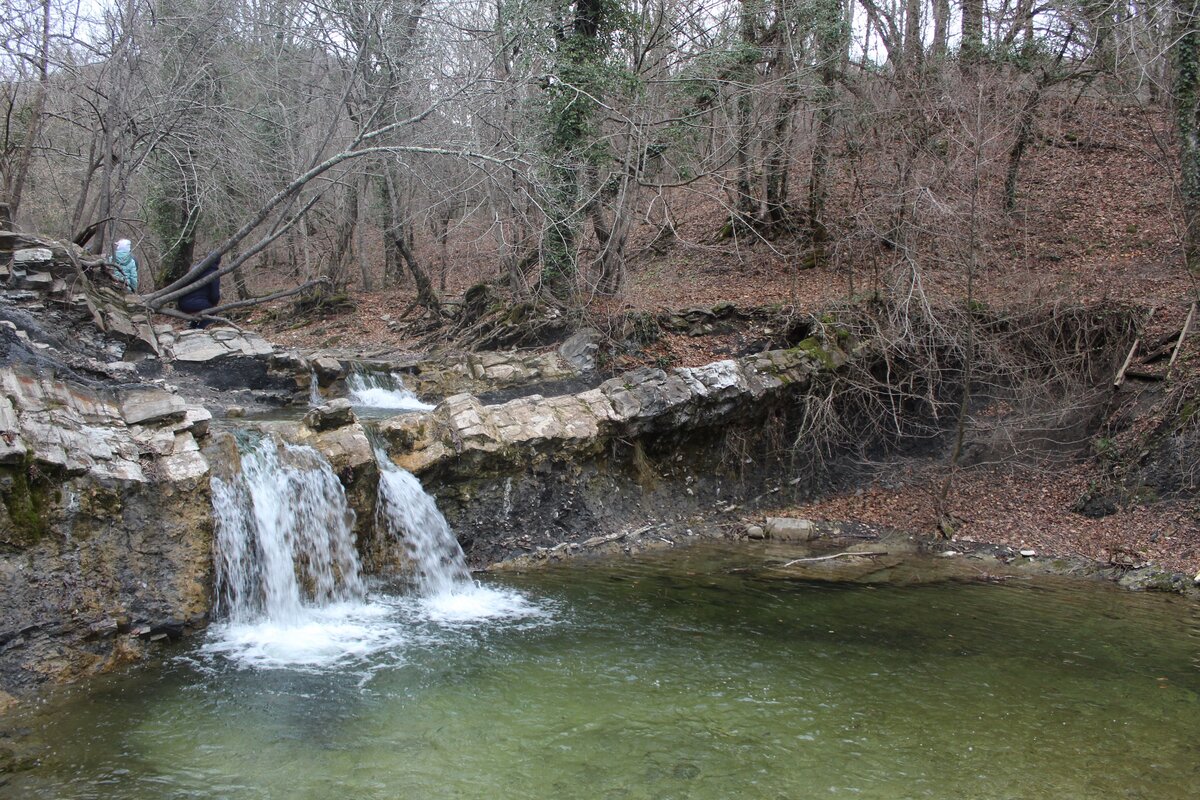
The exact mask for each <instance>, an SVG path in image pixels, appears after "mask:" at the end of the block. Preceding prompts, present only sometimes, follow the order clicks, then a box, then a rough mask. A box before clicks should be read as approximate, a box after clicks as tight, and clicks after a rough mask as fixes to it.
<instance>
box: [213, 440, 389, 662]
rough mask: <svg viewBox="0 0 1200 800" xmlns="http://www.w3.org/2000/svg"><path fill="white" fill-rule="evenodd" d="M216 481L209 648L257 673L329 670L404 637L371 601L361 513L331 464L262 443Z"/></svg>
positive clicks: (312, 453)
mask: <svg viewBox="0 0 1200 800" xmlns="http://www.w3.org/2000/svg"><path fill="white" fill-rule="evenodd" d="M241 467H242V468H241V471H240V472H239V473H237V474H236V475H235V476H233V477H232V478H219V477H214V478H213V481H212V494H213V519H214V522H215V527H216V536H215V542H214V544H215V546H214V560H215V566H216V578H217V587H218V588H217V599H216V609H215V611H216V613H215V616H216V617H217V618H218V619H219V620H220V622H218V623H217V624H215V625H213V626H212V627H211V628H210V631H209V637H208V642H207V643H206V645H205V648H204V649H205V651H206V652H209V653H218V654H221V655H224V656H226V657H228V658H230V659H232V660H233V661H235V662H238V663H241V664H246V665H251V666H268V667H282V666H286V667H295V666H311V667H323V666H328V665H331V664H336V663H340V662H341V661H343V660H345V659H346V658H349V657H357V656H363V655H367V654H369V653H372V652H378V651H380V650H383V649H385V648H388V647H391V646H393V645H394V644H395V643H396V642H398V641H400V640H401V639H402V634H401V632H400V629H399V626H397V625H395V624H391V623H387V622H386V621H385V617H386V615H387V614H388V613H389V610H388V609H386V608H382V607H380V606H379V605H377V604H372V603H369V602H367V601H366V587H365V585H364V582H363V578H362V568H361V564H360V562H359V558H358V553H357V551H356V550H355V547H354V534H353V530H352V529H353V525H354V512H353V510H351V508H350V506H349V504H348V503H347V502H346V494H345V492H344V490H343V489H342V485H341V483H340V482H339V481H338V479H337V476H336V475H334V473H333V470H332V469H331V468H330V466H329V463H328V462H327V461H326V460H325V459H324V457H322V456H321V454H320V453H318V452H317V451H316V450H313V449H312V448H310V447H300V446H295V445H290V444H278V443H276V442H275V441H274V440H273V439H271V438H269V437H265V438H263V439H261V440H259V441H257V442H255V443H253V444H252V445H249V446H248V447H246V448H245V450H244V452H243V453H242V458H241Z"/></svg>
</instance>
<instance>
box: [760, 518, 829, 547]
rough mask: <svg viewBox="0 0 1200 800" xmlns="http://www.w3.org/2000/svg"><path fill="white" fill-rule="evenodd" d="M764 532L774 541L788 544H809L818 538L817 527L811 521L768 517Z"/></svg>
mask: <svg viewBox="0 0 1200 800" xmlns="http://www.w3.org/2000/svg"><path fill="white" fill-rule="evenodd" d="M764 530H765V532H766V534H767V536H769V537H770V538H772V539H781V540H783V541H786V542H808V541H811V540H813V539H815V538H817V535H818V533H817V526H816V525H815V524H814V523H813V521H812V520H811V519H793V518H791V517H768V518H767V524H766V525H765V526H764Z"/></svg>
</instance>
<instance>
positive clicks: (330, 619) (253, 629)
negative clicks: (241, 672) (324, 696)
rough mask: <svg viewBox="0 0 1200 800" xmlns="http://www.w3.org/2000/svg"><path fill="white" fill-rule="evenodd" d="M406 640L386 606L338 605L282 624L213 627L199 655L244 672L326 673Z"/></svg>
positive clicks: (261, 622)
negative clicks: (294, 669) (293, 670)
mask: <svg viewBox="0 0 1200 800" xmlns="http://www.w3.org/2000/svg"><path fill="white" fill-rule="evenodd" d="M406 640H407V636H406V633H405V626H404V625H403V624H401V622H400V621H399V620H398V619H396V618H395V614H394V609H392V608H391V607H389V606H386V605H382V604H378V603H339V604H336V605H332V606H325V607H321V608H308V609H305V610H304V611H303V612H302V613H301V614H299V615H297V616H295V617H292V618H290V619H288V620H287V621H285V622H280V621H276V620H273V619H270V618H260V619H257V620H254V621H249V622H225V623H220V624H217V625H214V626H213V627H212V628H210V630H209V637H208V641H207V642H206V643H205V645H204V647H203V648H202V651H203V652H205V653H207V654H209V655H221V656H224V657H226V658H228V659H230V660H231V661H234V662H236V663H238V664H240V665H242V666H248V667H264V668H287V667H309V668H327V667H335V666H338V665H341V664H344V663H346V662H347V661H357V660H361V659H365V658H368V657H370V656H373V655H376V654H378V653H381V652H384V651H394V650H396V649H397V648H400V647H403V646H404V644H405V642H406Z"/></svg>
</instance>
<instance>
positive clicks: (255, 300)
mask: <svg viewBox="0 0 1200 800" xmlns="http://www.w3.org/2000/svg"><path fill="white" fill-rule="evenodd" d="M321 283H324V284H332V283H333V281H331V280H330V279H329V278H327V277H325V276H321V277H320V278H314V279H313V280H311V281H307V282H306V283H302V284H300V285H299V286H296V287H293V288H291V289H284V290H282V291H278V292H274V293H273V294H265V295H263V296H262V297H251V298H248V299H246V300H237V301H235V302H233V303H226V304H225V305H223V306H217V307H216V308H211V309H209V311H208V313H209V314H218V313H223V312H226V311H232V310H234V309H235V308H247V307H248V306H256V305H259V304H261V303H269V302H271V301H272V300H281V299H283V298H285V297H291V296H292V295H294V294H300V293H301V292H303V291H306V290H308V289H311V288H312V287H314V286H316V285H317V284H321ZM159 313H162V312H159Z"/></svg>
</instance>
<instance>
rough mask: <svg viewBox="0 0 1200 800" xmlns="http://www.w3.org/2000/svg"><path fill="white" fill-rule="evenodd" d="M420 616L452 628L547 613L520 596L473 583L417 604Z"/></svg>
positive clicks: (544, 616)
mask: <svg viewBox="0 0 1200 800" xmlns="http://www.w3.org/2000/svg"><path fill="white" fill-rule="evenodd" d="M419 608H420V611H421V613H422V615H423V616H424V617H425V618H426V619H428V620H429V621H431V622H433V623H436V624H445V625H451V626H457V625H463V624H475V623H479V622H488V621H498V620H513V621H515V620H528V619H544V618H546V616H547V614H546V610H545V609H544V608H541V607H539V606H537V605H534V604H533V603H531V602H529V601H528V600H527V599H525V597H524V596H522V595H521V594H520V593H518V592H515V591H512V590H507V589H494V588H492V587H490V586H480V585H478V584H476V583H472V584H470V585H469V586H462V587H459V588H458V589H457V590H456V591H450V592H444V593H442V594H436V595H433V596H430V597H422V598H420V601H419Z"/></svg>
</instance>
